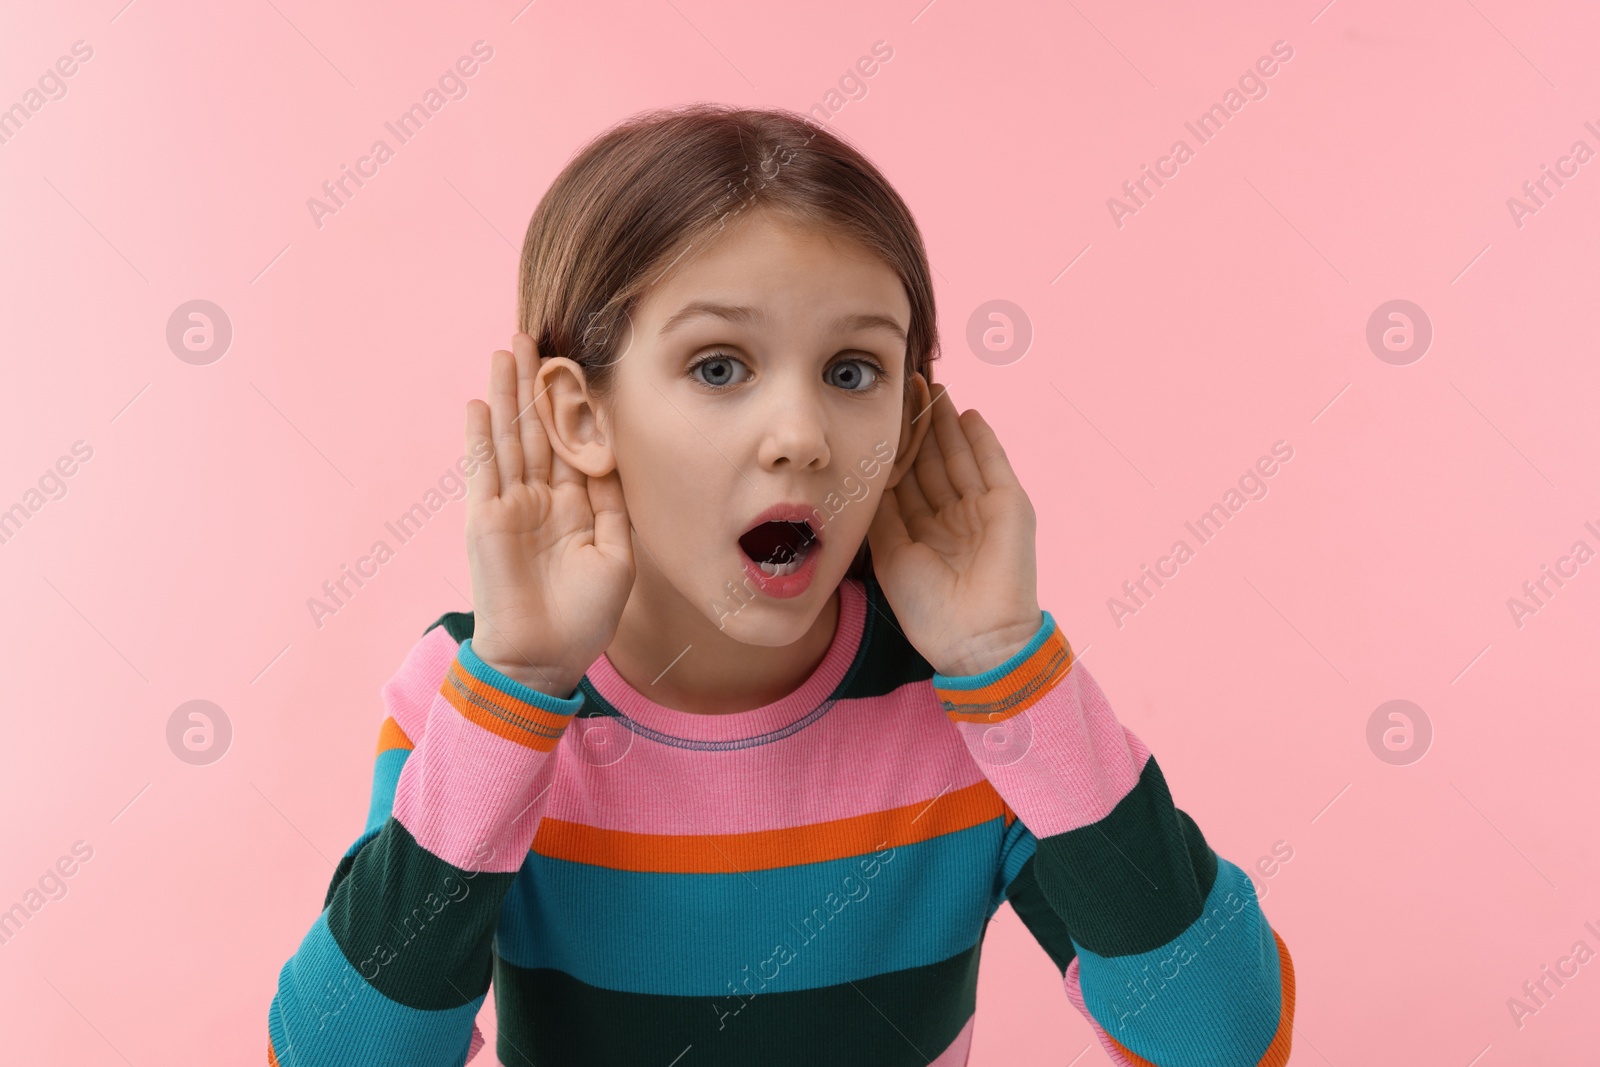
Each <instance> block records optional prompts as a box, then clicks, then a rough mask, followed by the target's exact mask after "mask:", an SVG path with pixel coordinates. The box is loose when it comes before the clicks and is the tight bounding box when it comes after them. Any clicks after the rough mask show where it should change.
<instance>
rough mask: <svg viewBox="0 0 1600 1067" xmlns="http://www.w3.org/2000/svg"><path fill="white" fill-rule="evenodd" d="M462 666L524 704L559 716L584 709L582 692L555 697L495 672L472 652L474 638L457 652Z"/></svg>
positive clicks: (462, 643)
mask: <svg viewBox="0 0 1600 1067" xmlns="http://www.w3.org/2000/svg"><path fill="white" fill-rule="evenodd" d="M456 655H457V657H458V658H459V659H460V660H461V666H462V667H464V668H466V669H467V671H469V672H470V673H471V674H472V676H473V677H474V678H476V679H478V680H479V681H481V682H483V683H484V684H485V685H492V686H494V687H495V688H496V689H498V690H500V691H501V692H502V693H505V694H506V695H507V696H509V697H514V698H515V699H517V700H520V701H522V702H523V703H524V704H532V705H533V706H534V707H536V708H543V709H544V710H545V711H550V712H554V713H555V714H557V715H573V714H576V713H577V711H578V709H579V708H581V707H583V692H582V690H577V691H575V692H574V693H573V694H572V695H571V696H570V697H555V696H551V695H550V694H549V693H541V692H539V690H537V689H533V688H531V687H529V686H526V685H523V684H522V683H521V682H519V681H517V680H516V679H515V678H512V677H510V676H509V675H506V674H502V673H501V672H500V671H497V670H495V669H494V668H493V667H491V666H489V665H488V664H487V663H485V662H483V660H481V659H479V658H478V654H477V653H476V652H474V651H472V638H470V637H469V638H467V639H466V640H465V641H463V642H461V647H460V648H458V649H457V650H456Z"/></svg>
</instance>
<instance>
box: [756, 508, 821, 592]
mask: <svg viewBox="0 0 1600 1067" xmlns="http://www.w3.org/2000/svg"><path fill="white" fill-rule="evenodd" d="M818 543H819V539H818V537H817V534H816V531H814V530H812V529H811V527H810V525H808V524H807V523H804V522H787V521H786V522H763V523H760V524H758V525H756V526H755V527H753V528H751V529H750V530H747V531H745V533H744V534H743V536H741V537H740V538H739V547H740V548H741V549H742V550H743V551H744V554H745V555H746V556H749V557H750V559H751V561H752V562H754V563H755V565H756V566H758V567H760V568H761V572H762V573H763V574H766V575H767V576H769V577H772V578H783V577H786V576H788V575H791V574H794V573H795V572H796V571H798V570H799V569H800V567H801V565H802V564H804V563H805V561H806V556H807V555H809V554H810V552H811V551H812V550H813V549H814V548H815V547H816V545H817V544H818Z"/></svg>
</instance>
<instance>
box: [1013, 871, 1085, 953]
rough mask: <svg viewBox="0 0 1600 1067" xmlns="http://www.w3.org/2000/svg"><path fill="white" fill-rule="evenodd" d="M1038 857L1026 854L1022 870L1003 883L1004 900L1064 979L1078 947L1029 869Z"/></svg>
mask: <svg viewBox="0 0 1600 1067" xmlns="http://www.w3.org/2000/svg"><path fill="white" fill-rule="evenodd" d="M1038 858H1039V856H1038V853H1035V854H1033V855H1032V856H1029V857H1028V861H1027V862H1026V863H1024V864H1023V865H1022V870H1020V871H1018V872H1017V876H1016V877H1015V878H1013V879H1011V884H1010V885H1008V886H1006V899H1007V900H1009V901H1010V902H1011V910H1012V911H1014V912H1016V913H1017V918H1019V919H1021V920H1022V925H1024V926H1026V927H1027V928H1028V932H1029V933H1031V934H1032V935H1033V939H1034V940H1035V941H1037V942H1039V944H1040V946H1041V947H1042V948H1043V949H1044V950H1045V952H1047V953H1048V954H1049V956H1050V960H1051V962H1053V963H1054V964H1055V965H1056V970H1058V971H1060V972H1061V975H1062V977H1063V978H1064V977H1066V974H1067V964H1069V963H1071V962H1072V961H1073V959H1074V957H1076V956H1077V955H1078V949H1077V947H1076V946H1075V945H1073V943H1072V938H1071V937H1070V936H1069V935H1068V933H1067V924H1066V923H1064V922H1062V921H1061V916H1060V915H1058V914H1057V913H1056V910H1055V909H1054V908H1052V907H1051V906H1050V902H1049V901H1048V900H1046V899H1045V897H1044V892H1043V891H1042V890H1041V889H1040V888H1039V880H1038V878H1037V877H1035V875H1034V870H1033V864H1034V861H1035V860H1037V859H1038Z"/></svg>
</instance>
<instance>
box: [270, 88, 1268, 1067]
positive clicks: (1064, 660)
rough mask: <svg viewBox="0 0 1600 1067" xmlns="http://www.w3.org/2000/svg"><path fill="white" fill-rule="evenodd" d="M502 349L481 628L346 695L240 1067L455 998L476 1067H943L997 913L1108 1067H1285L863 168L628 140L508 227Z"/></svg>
mask: <svg viewBox="0 0 1600 1067" xmlns="http://www.w3.org/2000/svg"><path fill="white" fill-rule="evenodd" d="M519 320H520V322H519V325H520V332H519V333H517V334H516V335H515V337H514V339H513V342H512V350H511V351H510V352H507V351H499V352H496V353H494V355H493V357H492V359H491V364H490V373H489V402H488V404H484V403H483V402H481V401H478V400H474V401H471V402H469V403H468V405H467V415H466V444H467V446H468V450H469V452H471V453H473V454H475V455H485V456H487V455H490V453H491V450H492V457H491V458H490V459H489V460H488V461H487V462H486V463H485V464H484V465H483V466H482V467H481V468H479V469H477V470H476V471H475V472H474V473H473V475H472V477H471V488H470V491H469V496H468V500H467V519H466V533H467V555H468V559H469V562H470V568H471V574H472V591H473V604H474V607H475V610H474V611H473V612H470V613H458V612H448V613H446V614H445V615H444V616H443V617H441V618H440V619H439V620H438V621H437V622H435V623H433V625H431V626H429V627H428V628H427V630H426V631H425V632H424V633H423V636H422V638H421V640H420V641H418V642H417V643H416V645H415V646H414V647H413V648H412V649H411V651H410V653H409V654H408V655H407V656H406V658H405V660H404V662H403V663H402V664H401V665H400V668H399V670H398V671H397V673H396V674H395V675H394V677H393V678H392V679H390V680H389V682H388V683H387V684H386V685H385V686H384V687H383V701H384V706H385V709H386V711H387V713H388V717H387V718H386V719H385V720H384V722H383V725H382V728H381V730H380V731H379V736H378V754H377V765H376V769H375V771H374V774H373V784H372V803H371V809H370V813H369V814H368V816H367V824H366V828H365V830H364V831H363V832H362V834H361V836H360V837H358V838H357V839H356V841H355V843H354V844H353V845H351V846H350V849H349V851H348V852H347V853H346V854H345V856H344V858H343V860H342V861H341V862H340V864H339V867H338V870H337V871H336V873H335V874H334V877H333V881H332V884H331V885H330V886H329V888H328V893H327V896H326V898H325V900H324V901H323V910H322V914H321V915H319V916H318V917H317V919H316V921H315V922H314V923H313V924H312V926H311V930H310V932H309V933H308V934H307V935H306V937H305V939H304V940H303V941H302V942H301V944H300V947H299V950H298V951H296V952H295V954H294V955H293V957H291V958H290V959H289V961H288V963H287V964H286V965H285V966H284V968H283V970H282V974H281V976H280V978H279V985H278V992H277V995H276V996H275V997H274V998H273V1000H272V1004H271V1008H270V1010H269V1013H268V1019H267V1027H268V1036H269V1043H268V1051H267V1059H268V1062H269V1063H274V1064H283V1065H285V1067H322V1065H333V1064H338V1065H341V1067H349V1065H357V1064H401V1063H403V1064H416V1065H421V1067H434V1065H437V1067H445V1065H451V1067H454V1065H459V1064H462V1063H464V1062H466V1061H467V1060H469V1059H472V1058H473V1057H474V1056H476V1055H478V1054H480V1048H481V1046H482V1045H483V1043H484V1038H483V1035H482V1034H481V1032H480V1031H479V1030H478V1028H477V1026H476V1025H475V1024H474V1018H475V1017H476V1016H477V1014H478V1011H479V1009H480V1007H481V1006H482V1004H483V1000H484V997H485V996H486V995H487V993H488V990H489V988H490V983H491V979H492V980H493V987H494V990H495V1006H496V1013H497V1016H498V1022H499V1033H498V1040H497V1045H496V1050H495V1051H496V1053H497V1055H498V1058H499V1061H500V1062H501V1063H503V1064H506V1065H508V1067H512V1065H531V1064H539V1065H541V1067H556V1065H564V1064H573V1065H608V1067H609V1065H634V1064H639V1065H659V1067H668V1065H673V1064H679V1065H682V1067H690V1065H707V1064H760V1065H762V1067H783V1065H790V1064H808V1065H811V1064H823V1063H826V1064H872V1065H890V1064H916V1065H926V1064H930V1063H931V1064H938V1065H940V1067H953V1065H958V1064H963V1063H965V1062H966V1060H967V1055H968V1050H969V1048H970V1046H971V1043H972V1032H973V1020H974V1011H975V1007H976V983H977V976H978V955H979V949H980V948H981V946H982V943H983V936H984V932H985V930H986V928H987V924H988V921H989V920H990V919H991V918H992V917H993V916H994V914H995V912H996V910H997V909H998V908H999V906H1000V904H1001V902H1002V901H1010V902H1011V906H1012V907H1013V909H1014V910H1015V911H1016V913H1017V915H1018V916H1019V917H1020V918H1021V919H1022V921H1023V923H1024V924H1026V926H1027V928H1028V930H1029V931H1030V932H1031V933H1032V934H1033V936H1034V937H1035V938H1037V939H1038V941H1039V943H1040V945H1041V946H1043V948H1044V950H1045V951H1046V952H1047V953H1048V954H1049V955H1050V958H1051V959H1052V960H1053V961H1054V962H1055V964H1056V966H1057V968H1058V969H1059V970H1060V972H1061V975H1062V982H1063V986H1064V990H1065V993H1066V999H1067V1000H1069V1001H1071V1003H1072V1004H1073V1005H1074V1006H1075V1007H1076V1008H1077V1010H1078V1011H1080V1012H1082V1013H1083V1014H1084V1016H1085V1017H1086V1018H1087V1019H1088V1020H1089V1022H1090V1023H1091V1025H1092V1026H1093V1028H1094V1031H1095V1034H1096V1036H1097V1037H1098V1038H1099V1041H1100V1043H1101V1045H1102V1046H1103V1047H1104V1049H1105V1052H1106V1055H1107V1056H1108V1057H1109V1058H1110V1062H1112V1063H1116V1064H1123V1065H1144V1064H1159V1065H1162V1067H1177V1065H1201V1064H1205V1065H1224V1064H1226V1065H1233V1064H1237V1065H1241V1067H1243V1065H1268V1064H1282V1063H1284V1062H1286V1061H1287V1059H1288V1056H1289V1038H1290V1029H1291V1022H1292V1019H1293V1012H1294V976H1293V970H1292V966H1291V962H1290V958H1289V953H1288V950H1287V949H1286V948H1285V947H1284V943H1283V941H1282V939H1281V938H1279V937H1278V935H1277V934H1276V933H1275V932H1274V931H1273V930H1272V928H1271V927H1270V926H1269V925H1268V923H1267V920H1266V918H1265V916H1264V915H1263V913H1262V911H1261V909H1260V906H1259V904H1258V903H1257V900H1256V896H1255V893H1254V891H1253V889H1252V887H1251V883H1250V879H1249V878H1248V877H1247V876H1246V875H1245V874H1244V872H1243V871H1242V870H1240V869H1239V868H1238V867H1237V866H1235V865H1234V864H1233V863H1230V862H1229V861H1228V860H1226V859H1223V858H1221V857H1219V856H1218V855H1217V854H1216V853H1215V852H1213V851H1212V849H1211V848H1210V847H1209V846H1208V845H1207V843H1206V840H1205V837H1204V836H1203V835H1202V834H1201V831H1200V829H1199V827H1198V826H1197V825H1196V824H1195V822H1194V820H1193V819H1191V818H1190V817H1189V816H1188V815H1187V814H1185V813H1184V812H1183V811H1181V810H1179V809H1177V808H1175V807H1174V806H1173V802H1172V798H1171V796H1170V794H1169V793H1168V791H1167V785H1166V781H1165V779H1164V778H1163V776H1162V773H1161V770H1160V768H1159V767H1158V766H1157V765H1156V762H1155V760H1154V759H1153V758H1152V757H1151V755H1150V753H1149V750H1148V749H1147V748H1146V747H1145V746H1144V744H1143V743H1142V742H1141V741H1140V740H1139V738H1138V737H1136V736H1134V734H1133V733H1131V732H1130V731H1128V730H1127V729H1126V728H1125V727H1123V726H1122V725H1121V724H1120V723H1119V722H1118V721H1117V720H1116V718H1115V717H1114V716H1113V714H1112V711H1111V708H1110V707H1109V706H1108V704H1107V702H1106V698H1105V696H1104V694H1103V693H1102V692H1101V690H1100V688H1099V686H1098V685H1097V684H1096V683H1095V681H1094V679H1093V678H1092V677H1091V676H1090V674H1089V672H1088V671H1087V670H1086V669H1085V668H1084V666H1083V664H1081V663H1078V662H1076V661H1075V660H1074V657H1073V653H1072V649H1071V647H1070V646H1069V645H1068V643H1067V640H1066V638H1065V637H1064V636H1063V634H1062V633H1061V631H1060V630H1059V629H1058V628H1057V626H1056V622H1055V619H1054V618H1053V617H1052V616H1051V615H1050V613H1049V612H1048V611H1042V610H1041V609H1040V607H1039V603H1038V600H1037V598H1036V588H1035V558H1034V511H1033V507H1032V505H1031V503H1030V502H1029V499H1028V496H1027V494H1026V493H1025V492H1024V491H1023V489H1022V486H1021V485H1020V484H1019V483H1018V481H1017V478H1016V475H1015V474H1014V473H1013V472H1012V468H1011V465H1010V463H1009V462H1008V461H1007V459H1006V455H1005V452H1004V451H1003V450H1002V448H1001V446H1000V442H999V441H998V440H997V438H996V436H995V433H994V431H993V430H992V429H991V428H990V426H989V425H988V423H987V422H985V421H984V419H983V417H982V416H980V415H979V414H978V413H977V411H975V410H967V411H964V412H961V413H960V414H957V408H956V406H955V404H954V402H953V401H952V400H951V399H950V396H949V393H948V391H947V390H944V389H942V388H934V387H932V386H930V384H929V376H930V374H931V370H932V367H931V361H932V360H933V358H934V354H935V351H936V348H937V339H936V329H935V315H934V299H933V289H932V285H931V283H930V280H929V271H928V262H927V258H926V254H925V252H924V250H923V245H922V239H921V236H920V234H919V233H918V230H917V227H916V224H915V223H914V222H913V220H912V217H911V213H910V212H909V210H908V209H907V208H906V205H905V204H904V203H903V202H902V201H901V199H900V197H899V196H898V195H896V193H895V192H894V190H893V189H892V188H891V187H890V186H889V184H888V183H887V182H886V181H885V180H884V178H883V176H882V175H881V174H879V172H878V171H877V170H876V169H875V168H874V167H873V166H872V164H871V163H869V162H868V161H867V160H866V159H865V158H863V157H862V156H861V155H860V154H859V153H858V152H856V151H855V150H854V149H852V148H850V147H849V146H847V145H846V144H844V143H842V142H841V141H840V140H839V139H838V138H836V137H835V136H834V135H832V134H831V133H829V132H828V131H826V130H824V129H822V128H820V127H818V126H817V125H815V124H814V123H812V122H810V121H809V120H807V119H805V118H803V117H801V116H797V115H793V114H791V113H788V112H782V111H752V110H733V109H729V108H723V107H715V106H709V105H707V106H697V107H692V108H686V109H680V110H677V111H671V112H657V113H652V114H648V115H645V116H642V117H639V118H636V119H634V120H632V121H630V122H628V123H625V124H623V125H621V126H619V127H617V128H615V129H613V130H611V131H609V132H607V133H606V134H604V135H603V136H601V137H600V138H599V139H597V140H596V141H595V142H593V143H592V144H590V145H589V146H588V147H586V148H585V149H584V150H583V151H582V152H581V153H580V154H579V155H578V156H577V157H576V158H575V159H573V160H572V162H571V163H570V164H569V165H568V166H567V167H566V169H565V170H564V171H563V172H562V173H561V175H560V176H559V177H558V178H557V179H556V181H555V183H554V184H553V185H552V187H551V188H550V190H549V192H548V193H546V195H545V196H544V198H543V200H542V201H541V202H540V204H539V206H538V209H537V210H536V211H535V212H534V215H533V219H532V221H531V222H530V224H529V226H528V232H527V236H526V239H525V241H524V245H523V253H522V265H521V298H520V307H519ZM1063 1051H1068V1050H1063Z"/></svg>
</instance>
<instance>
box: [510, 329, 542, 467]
mask: <svg viewBox="0 0 1600 1067" xmlns="http://www.w3.org/2000/svg"><path fill="white" fill-rule="evenodd" d="M511 351H512V352H513V353H514V354H515V356H516V361H517V424H518V428H519V431H520V437H521V442H522V443H521V448H522V480H523V481H524V482H527V483H528V484H530V485H532V484H535V483H538V482H544V483H546V484H549V482H550V439H549V438H548V437H546V436H545V432H544V423H542V422H540V421H539V413H538V412H537V411H536V410H534V395H535V394H534V390H535V389H536V388H537V387H538V382H537V380H536V379H535V378H534V375H535V374H537V373H538V371H539V359H538V357H537V356H535V355H534V352H533V338H532V337H530V336H528V335H527V334H525V333H519V334H517V335H515V336H514V337H512V338H511Z"/></svg>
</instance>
